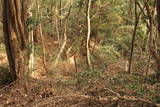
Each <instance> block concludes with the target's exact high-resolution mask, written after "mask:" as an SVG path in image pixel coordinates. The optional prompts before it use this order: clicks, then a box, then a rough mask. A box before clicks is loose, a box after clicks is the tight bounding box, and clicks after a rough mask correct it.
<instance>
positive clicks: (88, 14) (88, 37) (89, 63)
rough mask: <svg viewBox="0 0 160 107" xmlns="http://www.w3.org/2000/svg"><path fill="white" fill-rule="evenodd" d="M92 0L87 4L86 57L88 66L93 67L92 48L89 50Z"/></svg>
mask: <svg viewBox="0 0 160 107" xmlns="http://www.w3.org/2000/svg"><path fill="white" fill-rule="evenodd" d="M91 1H92V0H88V6H87V22H88V33H87V39H86V53H87V56H86V59H87V64H88V67H89V68H90V69H91V68H92V66H91V61H90V50H89V41H90V34H91V21H90V8H91Z"/></svg>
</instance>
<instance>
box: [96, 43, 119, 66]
mask: <svg viewBox="0 0 160 107" xmlns="http://www.w3.org/2000/svg"><path fill="white" fill-rule="evenodd" d="M120 56H121V55H120V53H119V52H118V50H117V49H116V48H115V47H114V46H113V45H111V46H107V45H104V46H101V47H100V48H99V49H98V50H96V51H95V53H94V55H93V58H94V60H99V61H101V63H104V64H106V65H108V64H111V63H113V62H115V61H116V60H117V59H118V58H120Z"/></svg>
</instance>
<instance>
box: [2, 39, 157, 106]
mask: <svg viewBox="0 0 160 107" xmlns="http://www.w3.org/2000/svg"><path fill="white" fill-rule="evenodd" d="M46 39H48V40H47V41H50V42H48V43H46V44H45V47H46V58H47V69H48V71H47V72H44V71H45V70H44V67H43V60H42V57H43V56H42V52H41V51H40V50H42V49H41V47H38V46H37V47H36V59H35V62H36V64H35V70H34V72H33V73H32V75H31V78H28V80H29V87H28V89H29V91H28V93H26V92H25V89H24V88H23V84H22V83H23V81H16V82H13V83H9V80H10V78H9V77H7V75H8V66H7V57H6V55H5V51H4V46H3V45H0V46H1V47H0V49H1V50H0V52H1V53H0V77H2V79H0V107H156V106H157V107H158V106H160V104H158V103H160V81H157V80H153V79H150V78H147V79H145V78H144V76H143V73H142V75H139V74H134V73H133V74H127V73H126V72H125V68H124V65H123V64H122V63H123V62H124V61H125V60H124V59H119V60H117V61H116V62H114V63H113V64H110V65H108V66H106V67H104V68H101V67H100V65H98V64H96V65H95V66H96V67H95V70H93V71H89V70H86V67H85V65H80V64H79V65H78V71H76V68H75V65H74V63H73V62H72V60H70V59H68V60H64V61H59V63H58V64H57V68H56V69H55V68H54V66H53V61H54V59H55V57H56V56H55V55H57V53H58V51H56V50H57V49H56V47H57V44H56V43H55V41H54V40H52V39H51V38H46ZM53 47H54V48H53ZM81 59H85V58H84V56H81V55H78V56H77V62H81V63H85V62H83V60H81ZM97 62H98V61H97ZM7 82H8V84H7V85H6V84H4V83H7Z"/></svg>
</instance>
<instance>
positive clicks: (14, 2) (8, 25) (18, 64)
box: [3, 0, 26, 80]
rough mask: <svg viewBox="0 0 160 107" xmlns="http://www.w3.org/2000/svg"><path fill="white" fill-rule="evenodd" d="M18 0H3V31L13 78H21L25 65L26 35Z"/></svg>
mask: <svg viewBox="0 0 160 107" xmlns="http://www.w3.org/2000/svg"><path fill="white" fill-rule="evenodd" d="M20 7H21V5H20V1H18V0H3V32H4V39H5V46H6V52H7V57H8V62H9V66H10V71H11V76H12V79H13V80H16V79H17V78H23V77H24V72H25V68H24V67H25V65H26V62H25V60H26V53H25V51H26V37H25V34H24V24H23V23H22V17H21V13H22V12H21V11H20V10H21V9H20Z"/></svg>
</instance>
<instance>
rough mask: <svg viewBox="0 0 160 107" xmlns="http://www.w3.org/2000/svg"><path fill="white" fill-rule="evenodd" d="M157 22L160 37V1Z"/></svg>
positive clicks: (159, 0)
mask: <svg viewBox="0 0 160 107" xmlns="http://www.w3.org/2000/svg"><path fill="white" fill-rule="evenodd" d="M156 8H157V22H158V34H159V37H160V0H157V7H156Z"/></svg>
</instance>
